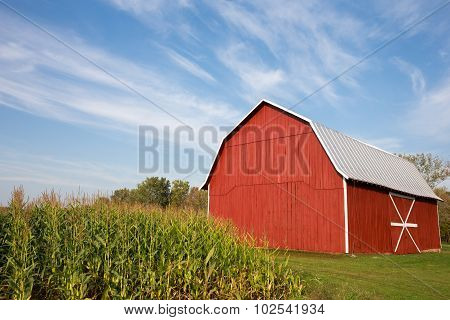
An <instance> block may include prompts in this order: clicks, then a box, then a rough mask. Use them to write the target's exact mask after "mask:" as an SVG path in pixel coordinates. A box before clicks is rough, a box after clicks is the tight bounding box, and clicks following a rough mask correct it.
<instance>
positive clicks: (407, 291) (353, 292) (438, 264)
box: [278, 244, 450, 299]
mask: <svg viewBox="0 0 450 320" xmlns="http://www.w3.org/2000/svg"><path fill="white" fill-rule="evenodd" d="M286 255H287V256H288V257H289V266H290V267H291V268H292V269H293V270H294V271H297V272H299V273H300V275H301V278H302V279H303V281H304V282H305V289H304V294H305V297H306V298H310V299H450V244H443V248H442V252H441V253H422V254H411V255H357V256H354V257H351V256H345V255H332V254H318V253H304V252H292V251H281V252H279V257H278V259H280V260H285V256H286Z"/></svg>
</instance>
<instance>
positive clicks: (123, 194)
mask: <svg viewBox="0 0 450 320" xmlns="http://www.w3.org/2000/svg"><path fill="white" fill-rule="evenodd" d="M111 200H112V201H114V202H132V199H131V191H130V190H129V189H127V188H123V189H118V190H115V191H114V193H113V195H112V196H111Z"/></svg>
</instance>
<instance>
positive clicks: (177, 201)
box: [170, 180, 189, 208]
mask: <svg viewBox="0 0 450 320" xmlns="http://www.w3.org/2000/svg"><path fill="white" fill-rule="evenodd" d="M188 194H189V182H187V181H183V180H174V181H173V182H172V189H171V190H170V205H171V206H174V207H178V208H181V207H184V206H185V205H186V199H187V196H188Z"/></svg>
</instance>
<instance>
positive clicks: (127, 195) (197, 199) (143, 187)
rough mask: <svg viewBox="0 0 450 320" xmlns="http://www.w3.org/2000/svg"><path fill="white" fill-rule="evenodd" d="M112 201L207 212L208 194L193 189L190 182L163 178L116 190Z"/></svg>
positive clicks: (153, 178)
mask: <svg viewBox="0 0 450 320" xmlns="http://www.w3.org/2000/svg"><path fill="white" fill-rule="evenodd" d="M111 201H114V202H121V203H139V204H148V205H157V206H160V207H162V208H165V207H168V206H170V207H175V208H184V209H192V210H195V211H206V210H207V206H208V193H207V192H206V191H204V190H200V189H199V188H197V187H191V186H190V185H189V182H188V181H183V180H173V181H172V182H170V180H168V179H166V178H163V177H149V178H146V179H145V180H144V181H142V182H141V183H139V184H138V185H137V186H136V188H132V189H128V188H122V189H118V190H115V191H114V193H113V194H112V196H111Z"/></svg>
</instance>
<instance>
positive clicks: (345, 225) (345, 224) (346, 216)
mask: <svg viewBox="0 0 450 320" xmlns="http://www.w3.org/2000/svg"><path fill="white" fill-rule="evenodd" d="M342 184H343V187H344V228H345V231H344V232H345V253H349V243H348V201H347V181H346V180H345V178H344V177H342Z"/></svg>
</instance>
